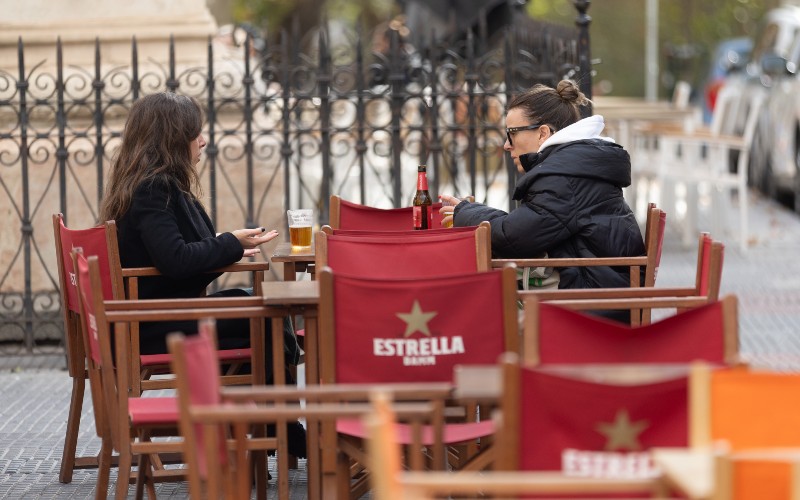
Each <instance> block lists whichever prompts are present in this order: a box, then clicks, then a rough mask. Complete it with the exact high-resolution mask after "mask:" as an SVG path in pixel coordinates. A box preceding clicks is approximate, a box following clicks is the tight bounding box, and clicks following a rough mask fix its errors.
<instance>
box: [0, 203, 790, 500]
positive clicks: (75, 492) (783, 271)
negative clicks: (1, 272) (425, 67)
mask: <svg viewBox="0 0 800 500" xmlns="http://www.w3.org/2000/svg"><path fill="white" fill-rule="evenodd" d="M751 207H752V209H751V219H750V226H751V233H752V235H751V242H752V245H751V247H750V249H749V250H748V251H747V252H746V253H742V252H740V251H739V249H738V247H737V245H736V243H735V241H734V240H733V239H732V238H731V237H730V235H713V236H714V237H715V238H718V239H722V240H723V241H726V240H730V241H727V245H726V250H725V253H726V255H725V264H724V271H723V278H722V293H723V294H727V293H735V294H737V295H738V296H739V321H740V338H741V352H742V353H743V355H744V356H745V357H746V359H748V360H749V361H750V362H751V363H752V364H754V365H762V366H768V367H771V368H774V369H779V370H792V371H797V370H800V259H797V258H796V254H797V249H798V248H800V217H797V216H796V215H794V214H793V213H791V212H789V211H787V210H786V209H785V208H783V207H780V206H779V205H777V204H775V203H772V202H768V201H765V200H763V199H761V198H760V197H756V196H755V195H754V196H753V201H752V204H751ZM676 225H677V221H676V220H674V218H672V214H668V219H667V235H666V242H665V248H664V254H663V256H662V262H661V267H660V269H659V274H658V282H657V283H658V286H665V287H666V286H688V285H690V284H693V283H694V273H695V265H696V248H690V249H687V248H683V247H682V245H681V244H680V238H679V231H678V228H676V227H675V226H676ZM63 366H64V358H63V355H51V356H44V357H37V358H29V357H5V358H2V359H0V498H13V499H19V498H25V499H28V498H59V499H60V498H81V499H82V498H90V497H93V496H94V483H95V479H96V472H95V471H93V470H87V471H75V474H74V478H73V482H72V483H71V484H61V483H59V482H58V472H59V466H60V459H61V448H62V446H63V440H64V429H65V425H66V419H67V409H68V406H69V391H70V379H69V376H68V375H67V373H66V372H65V371H63ZM90 405H91V403H90V401H89V400H88V397H87V402H86V403H85V405H84V412H83V422H82V423H83V425H82V429H81V430H82V432H81V436H80V438H79V440H78V447H79V452H80V453H81V454H90V453H96V452H97V450H98V447H99V440H98V439H97V437H96V436H95V434H94V429H93V427H92V426H91V424H92V421H93V417H92V413H91V408H90ZM300 463H301V465H300V469H298V471H297V472H296V473H294V474H293V477H292V480H291V482H292V499H303V498H305V484H304V483H305V474H304V469H303V467H304V461H301V462H300ZM115 478H116V472H115V471H114V470H112V473H111V482H112V486H113V484H114V480H115ZM157 491H158V495H159V498H186V497H187V496H188V491H187V488H186V484H185V483H173V484H169V483H167V484H160V485H158V486H157ZM130 492H131V493H132V492H133V489H132V488H131V489H130Z"/></svg>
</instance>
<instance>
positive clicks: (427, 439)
mask: <svg viewBox="0 0 800 500" xmlns="http://www.w3.org/2000/svg"><path fill="white" fill-rule="evenodd" d="M395 428H396V430H397V442H398V443H400V444H404V445H405V444H411V426H410V425H408V424H397V425H396V426H395ZM336 431H337V432H339V433H341V434H345V435H348V436H353V437H357V438H361V439H367V437H368V432H367V429H366V428H365V427H364V424H363V422H362V421H361V420H359V419H340V420H337V421H336ZM492 434H494V422H492V421H491V420H484V421H482V422H465V423H460V424H447V425H445V427H444V443H445V444H456V443H463V442H464V441H470V440H473V439H478V438H480V437H485V436H490V435H492ZM422 444H424V445H428V446H430V445H432V444H433V428H432V427H431V426H430V425H426V426H424V427H423V428H422Z"/></svg>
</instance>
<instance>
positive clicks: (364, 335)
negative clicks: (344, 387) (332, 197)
mask: <svg viewBox="0 0 800 500" xmlns="http://www.w3.org/2000/svg"><path fill="white" fill-rule="evenodd" d="M319 280H320V297H321V303H320V329H321V332H320V339H321V340H320V342H321V343H322V344H323V345H321V346H320V353H321V356H320V358H321V360H320V362H321V379H322V381H323V382H324V383H333V382H338V383H349V382H353V383H361V382H375V383H380V382H409V381H419V382H443V381H450V380H452V375H453V367H454V366H455V365H457V364H486V363H495V362H496V360H497V357H498V356H499V355H500V354H501V353H503V352H505V351H507V350H514V351H516V349H517V345H516V344H517V340H516V336H517V334H516V331H517V310H516V276H515V270H514V269H513V268H508V269H503V270H502V271H489V272H485V273H472V274H464V275H456V276H447V277H439V278H436V279H429V278H418V279H412V278H410V279H395V280H389V279H372V278H357V277H351V276H344V275H340V274H335V275H334V273H333V272H332V271H331V270H330V269H329V268H326V269H323V271H322V272H321V273H320V278H319ZM465 291H469V293H465Z"/></svg>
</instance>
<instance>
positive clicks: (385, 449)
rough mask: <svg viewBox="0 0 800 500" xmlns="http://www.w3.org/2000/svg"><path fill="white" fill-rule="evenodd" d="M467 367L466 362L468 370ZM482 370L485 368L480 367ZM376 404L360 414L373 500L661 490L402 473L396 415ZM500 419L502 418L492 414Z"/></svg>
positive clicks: (532, 475) (519, 477)
mask: <svg viewBox="0 0 800 500" xmlns="http://www.w3.org/2000/svg"><path fill="white" fill-rule="evenodd" d="M469 368H470V367H466V369H467V370H469ZM482 373H485V372H482ZM376 394H377V395H376V396H375V397H373V398H372V400H373V405H374V409H373V411H372V412H371V413H369V414H367V415H366V416H365V417H364V419H365V421H366V427H367V429H368V430H369V441H368V456H367V460H368V464H369V468H370V470H371V472H372V474H371V479H370V480H371V482H372V486H373V498H375V500H404V499H407V500H411V499H414V500H418V499H430V500H433V499H434V498H441V497H443V496H448V497H449V496H458V497H461V496H469V497H470V498H472V497H478V496H481V495H517V494H520V493H536V494H556V495H559V494H584V495H592V494H595V495H596V494H602V493H609V492H614V493H621V492H641V491H643V490H648V489H650V490H652V491H653V495H654V496H659V495H660V494H661V493H662V489H663V486H662V484H661V482H660V478H656V479H606V478H583V477H569V476H564V475H563V474H557V473H551V472H539V471H534V472H509V471H491V472H481V473H475V472H457V473H453V472H439V471H425V472H423V471H411V472H405V471H403V470H402V467H401V465H400V464H401V460H400V447H399V446H398V445H397V441H396V440H395V438H394V435H395V432H396V431H395V428H394V423H395V420H396V419H395V415H394V412H393V411H392V408H391V407H390V406H389V404H388V401H389V398H387V397H386V396H385V395H383V394H382V393H380V392H377V391H376ZM496 420H498V422H499V421H500V420H502V417H496Z"/></svg>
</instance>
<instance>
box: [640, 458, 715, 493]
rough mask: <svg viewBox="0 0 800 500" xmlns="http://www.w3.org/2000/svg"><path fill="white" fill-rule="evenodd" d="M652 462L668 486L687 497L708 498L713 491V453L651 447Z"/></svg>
mask: <svg viewBox="0 0 800 500" xmlns="http://www.w3.org/2000/svg"><path fill="white" fill-rule="evenodd" d="M652 453H653V462H655V464H656V465H657V466H658V467H659V468H660V469H661V472H662V473H663V474H664V479H665V480H666V482H667V485H669V487H670V488H673V489H675V490H676V491H679V492H681V493H682V494H684V495H686V496H687V497H688V498H690V499H692V500H695V499H700V500H702V499H709V498H711V495H712V494H713V492H714V454H713V453H712V452H711V450H707V449H706V450H703V449H698V450H695V449H692V448H653V450H652Z"/></svg>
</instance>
